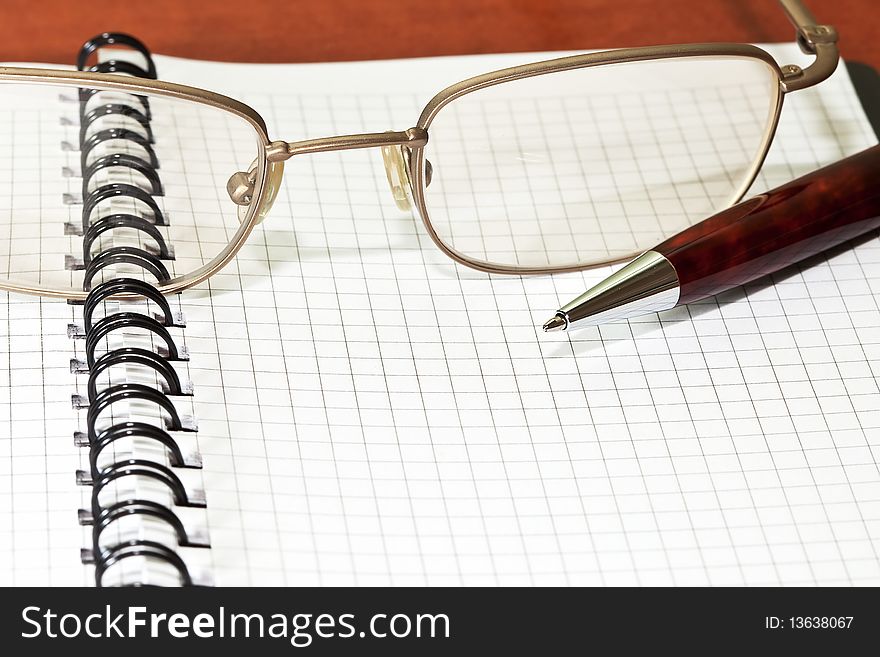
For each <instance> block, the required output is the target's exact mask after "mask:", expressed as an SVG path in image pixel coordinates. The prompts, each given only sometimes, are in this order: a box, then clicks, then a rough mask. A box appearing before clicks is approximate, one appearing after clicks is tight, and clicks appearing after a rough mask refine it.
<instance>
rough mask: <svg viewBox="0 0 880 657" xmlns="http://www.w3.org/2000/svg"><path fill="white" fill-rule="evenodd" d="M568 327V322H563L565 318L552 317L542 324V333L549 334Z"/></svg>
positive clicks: (559, 316) (560, 316)
mask: <svg viewBox="0 0 880 657" xmlns="http://www.w3.org/2000/svg"><path fill="white" fill-rule="evenodd" d="M567 326H568V322H567V321H565V317H563V316H562V315H554V316H553V317H551V318H550V319H548V320H547V321H546V322H544V332H545V333H549V332H550V331H564V330H565V328H566V327H567Z"/></svg>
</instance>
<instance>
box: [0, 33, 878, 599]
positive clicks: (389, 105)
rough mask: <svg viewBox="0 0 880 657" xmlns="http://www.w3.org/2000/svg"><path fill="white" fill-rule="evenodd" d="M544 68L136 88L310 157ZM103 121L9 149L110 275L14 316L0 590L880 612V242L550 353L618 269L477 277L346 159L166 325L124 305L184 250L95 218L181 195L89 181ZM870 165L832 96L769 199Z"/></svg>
mask: <svg viewBox="0 0 880 657" xmlns="http://www.w3.org/2000/svg"><path fill="white" fill-rule="evenodd" d="M769 49H770V50H771V52H772V53H773V54H774V55H777V56H778V57H779V58H780V60H785V61H786V62H788V61H798V59H799V57H800V55H799V54H798V53H797V51H796V49H794V48H789V47H788V46H770V47H769ZM541 56H542V55H535V54H516V55H486V56H475V57H454V58H440V59H427V60H408V61H392V62H359V63H345V64H308V65H243V64H225V63H224V64H221V63H210V62H195V61H187V60H180V59H174V58H168V57H160V56H155V57H151V58H149V57H148V58H147V59H143V57H142V56H141V59H138V58H137V57H135V58H134V59H132V60H131V61H139V62H140V66H141V68H142V69H143V72H144V73H145V74H147V73H148V68H149V67H148V66H147V63H148V62H149V61H153V62H154V63H155V68H156V71H157V72H158V75H159V77H160V78H163V79H167V80H171V81H175V82H184V83H189V84H194V85H197V86H203V87H206V88H210V89H213V90H216V91H220V92H223V93H227V94H229V95H232V96H234V97H237V98H241V99H242V100H243V101H245V102H247V103H248V104H250V105H252V106H253V107H255V108H256V109H257V110H258V111H259V112H260V113H261V114H263V116H265V117H266V119H267V122H268V123H269V125H270V126H271V134H272V135H273V137H274V136H277V137H283V138H286V139H298V138H305V137H310V136H322V135H328V134H343V133H352V132H360V131H370V130H378V129H382V128H383V126H384V127H392V126H393V127H400V126H407V125H409V124H410V123H411V122H412V121H413V118H414V117H415V116H416V115H417V114H418V110H419V109H420V107H421V106H422V105H423V104H424V102H425V101H426V100H427V99H428V98H429V97H430V96H431V95H432V93H433V92H435V91H436V90H438V89H440V88H442V87H443V86H445V85H446V84H449V83H452V82H455V81H456V80H459V79H462V78H465V77H467V76H469V75H472V74H476V73H480V72H484V71H486V70H491V69H495V68H499V67H503V66H509V65H513V64H516V63H522V62H526V61H533V60H536V59H539V58H541ZM105 61H106V60H105ZM126 102H129V103H132V104H134V105H135V107H136V109H138V110H139V111H141V110H143V111H142V112H141V113H142V114H143V115H144V116H146V108H145V107H142V106H140V105H139V102H140V101H139V100H138V99H137V98H136V97H130V98H128V99H127V101H126ZM81 107H82V99H81V98H77V97H75V96H73V97H61V98H58V99H57V102H55V103H54V104H52V105H51V106H49V107H45V108H42V109H41V112H40V114H39V115H38V120H32V119H29V118H28V117H26V116H22V115H21V113H18V114H16V113H13V116H12V117H11V118H12V120H14V121H15V126H16V129H21V130H39V131H40V140H41V144H42V145H43V149H42V151H41V157H43V158H44V159H48V161H50V162H52V163H54V164H57V168H58V170H59V171H63V172H64V176H61V177H59V178H58V181H53V183H52V184H53V185H56V186H57V190H56V189H54V188H53V190H52V194H53V195H54V196H53V197H57V198H56V201H57V203H54V204H53V205H51V207H49V206H46V207H45V208H43V210H44V211H46V212H52V213H55V214H54V215H53V216H57V217H58V227H59V231H61V230H62V229H63V230H64V232H65V239H66V242H65V243H64V244H63V248H65V249H67V250H68V251H69V254H68V255H69V257H68V261H67V264H68V266H69V267H70V268H71V270H75V269H77V268H82V267H90V268H91V270H90V271H92V272H93V273H94V277H93V279H92V280H93V289H92V293H91V295H90V298H89V300H88V301H87V302H86V304H85V305H70V304H65V303H64V302H59V301H55V300H45V299H36V298H31V297H24V296H19V295H14V294H8V295H5V297H4V303H2V304H0V309H2V310H0V312H2V318H0V335H2V336H3V342H4V343H6V345H7V348H6V349H4V350H3V353H2V358H3V363H2V366H0V372H2V375H0V389H2V391H3V398H2V399H0V413H2V415H3V420H2V421H0V463H2V465H0V556H2V559H3V563H4V566H3V567H2V568H0V583H5V584H88V585H93V584H96V583H97V584H101V585H118V584H132V583H150V584H172V585H173V584H178V583H185V584H190V583H191V584H197V585H239V584H241V585H260V584H284V585H291V586H296V585H309V584H322V585H334V584H360V585H364V584H383V585H384V584H393V585H421V584H429V585H442V584H453V585H458V584H464V585H475V584H490V585H497V584H501V585H508V584H549V585H552V584H597V585H601V584H606V585H610V584H641V585H651V584H679V585H681V584H699V585H702V584H713V585H721V584H874V585H876V584H877V583H880V558H878V550H880V465H878V456H877V445H878V440H880V414H878V411H877V409H878V408H880V403H878V402H880V392H878V377H880V310H878V295H880V288H878V280H880V242H878V239H877V236H876V235H875V236H873V237H871V238H870V239H867V240H864V241H861V242H860V243H859V244H857V245H853V246H851V247H849V248H846V249H839V250H837V251H835V252H833V253H831V254H828V255H827V256H826V257H823V258H820V259H817V260H816V261H815V262H810V263H808V266H803V267H799V268H797V270H796V271H789V272H785V273H784V275H780V276H778V277H775V278H774V280H773V281H772V283H773V284H769V283H768V282H766V281H762V282H760V283H757V284H753V285H749V286H746V287H745V288H743V289H739V290H736V291H733V292H730V293H727V294H725V295H723V297H718V298H713V299H709V300H706V301H704V302H701V303H697V304H692V305H690V306H688V307H685V308H678V309H675V310H672V311H668V312H664V313H661V314H660V315H659V316H658V315H649V316H646V317H643V318H638V319H635V320H630V321H629V322H622V323H617V324H610V325H606V326H603V327H601V328H594V329H586V330H584V331H582V332H580V333H576V334H572V335H571V336H566V335H562V336H560V335H544V334H542V333H541V332H540V322H541V321H542V320H543V319H545V318H546V317H545V315H546V314H547V312H548V311H552V309H553V308H554V307H555V305H556V304H557V303H558V302H559V301H560V300H564V299H567V298H569V297H573V296H575V295H576V294H578V293H579V292H581V291H582V290H583V289H584V288H585V287H587V286H589V285H590V284H591V283H592V282H595V281H597V280H598V279H599V278H601V277H603V276H604V275H606V274H607V273H608V271H607V270H605V271H592V272H586V273H578V274H567V275H561V276H553V277H540V278H519V277H498V276H490V275H486V274H481V273H478V272H475V271H471V270H467V269H464V268H462V267H460V266H458V265H455V264H453V263H452V262H451V261H449V260H448V259H446V258H445V256H443V254H442V253H440V252H439V251H438V250H437V249H436V247H434V245H433V244H432V243H431V242H430V240H429V239H428V237H427V235H426V234H425V233H424V231H423V230H422V229H421V227H420V225H419V224H418V221H417V220H416V219H415V218H414V217H412V216H410V215H402V214H400V213H399V212H398V211H397V210H396V209H395V208H394V206H393V203H392V202H390V201H391V198H390V195H389V193H388V189H387V183H386V182H385V180H384V171H383V169H382V166H381V159H380V158H379V155H378V153H376V152H372V151H359V152H349V153H343V154H326V155H318V156H314V157H311V158H303V159H302V160H301V161H300V160H298V159H297V158H294V159H293V160H291V161H290V162H289V163H288V166H287V171H286V175H285V180H286V183H285V187H284V188H283V189H282V191H281V194H280V196H279V198H278V200H277V201H276V204H275V207H274V209H273V212H272V215H271V217H270V218H269V219H268V220H267V222H266V223H265V224H264V225H263V227H262V228H261V229H260V230H258V231H257V232H256V233H255V234H254V235H252V237H251V239H250V241H249V242H248V244H247V246H246V247H245V248H244V249H243V251H242V252H241V254H240V255H239V257H238V258H237V260H236V261H235V262H234V263H232V264H231V265H230V266H229V267H228V268H227V269H225V270H224V271H223V272H221V273H220V274H218V275H217V276H215V277H213V278H211V279H210V280H209V281H208V282H206V283H204V284H202V285H200V286H198V287H197V288H195V289H192V290H188V291H186V292H184V293H183V294H182V295H179V296H175V297H173V298H170V299H168V300H163V299H161V298H157V297H155V295H153V294H152V293H151V291H150V289H149V286H148V285H146V284H144V283H143V282H142V281H139V280H137V278H136V277H131V276H125V275H124V274H125V272H126V271H129V270H130V269H131V268H132V267H138V266H139V267H142V268H152V269H150V271H153V272H154V273H155V272H157V271H158V272H159V274H158V276H161V266H162V265H163V263H164V265H167V266H171V263H172V262H173V258H174V256H175V252H174V244H173V243H172V244H161V243H160V242H159V241H157V240H156V239H155V237H149V236H150V235H153V232H154V231H151V228H150V227H151V226H153V223H154V222H153V221H149V222H147V221H138V220H137V219H136V218H135V219H129V220H127V223H126V222H123V224H122V225H115V226H112V227H108V226H107V223H108V222H106V221H105V222H104V223H103V224H100V225H99V226H98V227H95V224H97V223H99V222H100V218H98V219H94V218H92V217H91V213H90V212H87V211H86V208H87V206H88V199H89V198H90V195H91V194H94V193H96V191H97V192H100V188H101V187H103V186H106V185H109V184H117V185H119V184H128V185H133V186H139V187H141V188H143V191H144V192H145V193H146V194H148V195H149V197H150V199H151V200H152V201H153V202H155V210H157V211H159V212H162V211H164V210H165V209H166V208H165V206H164V205H163V196H162V190H163V189H164V188H165V187H166V186H167V185H169V184H170V185H173V184H174V181H173V179H171V180H169V179H168V178H167V175H166V173H165V172H166V171H168V170H169V166H168V164H169V163H168V162H165V164H166V166H165V167H163V166H161V165H162V164H163V163H162V161H161V159H162V158H161V157H160V158H159V160H160V161H159V162H156V163H153V162H150V161H149V158H146V159H144V158H142V161H141V162H140V163H137V164H135V163H133V162H131V161H129V162H128V165H130V166H120V167H117V168H116V170H115V173H114V174H113V176H114V177H112V178H106V175H107V171H103V173H102V172H101V171H98V172H97V173H96V174H95V175H97V176H98V178H97V179H96V181H95V182H91V181H90V180H88V179H86V180H83V175H84V174H86V178H88V174H89V171H88V167H86V168H83V167H82V161H81V157H80V156H81V154H82V151H83V148H84V143H83V137H84V136H87V134H88V133H86V132H84V131H83V130H82V127H83V126H82V122H83V119H84V114H83V112H82V111H80V110H81ZM53 113H54V115H53ZM51 116H54V119H51V120H50V118H49V117H51ZM159 127H160V122H156V125H155V127H154V130H153V132H154V137H155V145H156V149H155V150H156V154H157V156H158V155H161V154H162V153H163V152H164V153H169V152H172V151H173V149H170V150H169V149H168V148H167V139H166V142H165V144H164V145H163V135H162V134H161V131H160V129H159ZM2 139H3V137H2V136H0V140H2ZM6 139H9V137H8V135H7V137H6ZM876 140H877V138H876V136H875V135H874V134H873V132H872V130H871V127H870V125H869V123H868V121H867V119H866V117H865V114H864V112H863V110H862V108H861V106H860V104H859V101H858V99H857V97H856V95H855V93H854V91H853V87H852V85H851V82H850V80H849V77H848V75H847V72H846V69H845V67H843V66H841V68H840V69H839V70H838V72H837V73H835V75H834V76H833V77H832V78H831V79H830V80H829V81H828V82H826V83H823V84H822V85H820V86H819V87H817V88H815V89H812V90H808V91H804V92H799V93H798V94H794V95H793V96H791V97H790V98H789V99H787V101H786V107H785V109H784V111H783V117H782V121H781V124H780V129H779V135H778V137H777V141H776V142H775V143H774V146H773V148H772V150H771V153H770V156H769V157H768V160H767V162H766V164H765V166H764V168H763V170H762V174H761V176H760V178H759V180H758V181H757V182H756V184H755V189H756V190H758V189H761V188H768V187H771V186H774V185H776V184H780V183H782V182H784V181H786V180H789V179H791V178H793V177H795V176H797V175H799V174H801V173H805V172H806V171H809V170H811V169H814V168H816V167H818V166H820V165H822V164H824V163H828V162H831V161H834V160H836V159H839V158H841V157H843V156H845V155H847V154H850V153H853V152H856V151H858V150H861V149H863V148H865V147H867V146H869V145H871V144H873V143H876ZM110 146H111V145H109V144H108V145H107V148H110ZM112 146H113V147H114V148H121V149H122V150H121V151H119V153H115V152H114V151H113V150H112V149H110V150H108V151H107V153H105V154H106V155H109V156H113V155H114V154H122V155H125V156H132V157H135V153H134V152H133V151H130V150H128V149H126V144H124V143H123V144H122V145H121V146H120V144H118V143H115V144H113V145H112ZM163 146H165V148H164V149H163ZM44 164H45V163H44ZM154 164H158V165H159V166H153V165H154ZM134 167H140V168H139V171H140V173H137V171H135V173H132V172H131V171H129V170H130V169H131V170H132V171H134V170H135V169H134ZM172 169H173V167H172ZM144 171H147V172H148V174H149V175H146V174H144ZM92 173H94V172H92ZM163 176H164V177H163ZM154 178H155V180H154ZM17 182H19V181H18V180H17ZM21 182H22V183H24V184H28V183H30V184H36V183H35V182H33V181H32V180H31V179H29V178H28V177H27V176H26V175H23V176H22V179H21ZM43 184H44V185H46V184H47V183H46V182H45V181H44V183H43ZM43 191H45V189H44V190H43ZM56 191H57V194H56ZM138 207H140V208H141V209H143V207H144V206H143V205H140V206H138ZM149 214H150V215H152V219H155V218H156V212H155V211H151V212H150V213H149ZM83 215H86V216H85V217H84V216H83ZM84 218H85V221H83V219H84ZM169 221H174V216H173V214H172V216H170V217H169ZM77 226H81V227H82V228H81V229H78V228H77ZM117 229H118V230H117ZM90 231H91V232H90ZM117 234H118V235H127V236H128V238H129V239H132V236H134V237H133V239H134V241H133V242H132V243H131V244H128V243H124V240H122V241H120V242H118V243H117V242H114V241H113V239H110V240H108V239H107V238H108V236H109V235H114V236H115V235H117ZM102 235H103V237H102ZM145 235H146V236H147V237H145ZM148 238H149V239H148ZM84 239H85V240H86V242H87V244H88V247H87V248H86V249H83V240H84ZM114 239H115V237H114ZM120 239H121V238H120ZM147 243H148V244H149V246H145V244H147ZM132 244H133V245H134V246H133V247H132ZM120 245H123V246H128V247H131V248H138V249H140V251H142V253H140V254H138V253H133V252H132V251H131V250H130V249H129V250H127V251H124V252H120V251H118V250H117V251H112V249H114V248H115V249H118V248H119V247H120ZM108 251H109V252H110V253H109V255H108V254H107V253H108ZM122 256H126V257H125V258H122ZM120 258H121V259H120ZM96 262H97V264H96ZM157 263H158V264H157ZM119 272H122V274H119ZM110 273H116V274H119V275H123V277H124V278H128V279H129V280H123V281H122V282H120V281H119V278H118V276H112V275H109V274H110ZM120 289H124V290H127V291H131V292H134V293H138V294H140V295H141V296H143V297H144V298H145V299H149V300H148V301H134V302H118V301H108V300H107V298H108V297H109V296H110V295H112V294H113V293H114V291H116V292H118V291H119V290H120ZM404 309H405V320H406V321H405V322H404V321H401V319H402V316H403V313H404ZM122 313H125V314H124V315H123V314H122ZM87 324H88V326H87ZM90 383H91V384H92V386H91V389H90ZM108 409H111V410H110V411H109V412H107V410H108ZM132 423H134V424H132Z"/></svg>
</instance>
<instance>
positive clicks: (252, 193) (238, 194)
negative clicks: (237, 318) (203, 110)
mask: <svg viewBox="0 0 880 657" xmlns="http://www.w3.org/2000/svg"><path fill="white" fill-rule="evenodd" d="M779 3H780V4H781V5H782V8H783V10H784V11H785V13H786V14H787V16H788V19H789V21H790V22H791V23H792V24H793V25H794V26H795V28H796V30H797V43H798V45H799V46H800V48H801V50H802V51H803V52H804V53H806V54H809V55H814V56H815V59H814V60H813V61H812V63H811V64H810V65H809V66H807V67H806V68H801V67H799V66H797V65H794V64H788V65H784V66H780V65H779V64H778V63H777V62H776V60H775V59H774V58H773V57H772V56H771V55H770V54H769V53H768V52H766V51H765V50H763V49H761V48H758V47H757V46H753V45H750V44H739V43H737V44H731V43H708V44H706V43H700V44H684V45H667V46H647V47H641V48H626V49H619V50H606V51H601V52H595V53H590V54H585V55H575V56H570V57H562V58H558V59H551V60H547V61H541V62H535V63H531V64H525V65H522V66H515V67H511V68H505V69H501V70H498V71H493V72H491V73H486V74H484V75H478V76H476V77H472V78H469V79H467V80H463V81H461V82H458V83H457V84H454V85H452V86H449V87H447V88H446V89H443V90H442V91H440V92H439V93H438V94H437V95H435V96H434V97H433V98H432V99H431V100H430V102H428V104H427V105H426V106H425V108H424V109H423V110H422V113H421V115H420V116H419V118H418V121H417V122H416V125H415V126H414V127H412V128H408V129H406V130H402V131H388V132H375V133H363V134H356V135H338V136H333V137H323V138H320V139H307V140H304V141H294V142H287V141H282V140H271V139H270V138H269V134H268V131H267V129H266V124H265V122H264V121H263V118H262V117H261V116H260V115H259V114H258V113H257V112H256V111H255V110H253V109H252V108H250V107H248V106H247V105H244V104H243V103H240V102H238V101H237V100H233V99H232V98H228V97H226V96H223V95H220V94H216V93H213V92H211V91H206V90H204V89H198V88H196V87H189V86H185V85H180V84H173V83H169V82H163V81H159V80H149V79H142V78H129V77H123V76H119V75H114V74H104V73H88V72H81V71H66V70H55V69H31V68H13V67H0V82H25V83H52V84H59V85H69V86H77V85H85V84H87V85H88V86H89V87H91V88H93V89H96V90H99V91H122V92H127V93H135V94H137V93H142V94H143V93H147V94H152V95H156V96H164V97H168V98H176V99H180V100H186V101H191V102H195V103H200V104H203V105H208V106H211V107H215V108H218V109H222V110H225V111H227V112H230V113H232V114H235V115H237V116H239V117H241V118H242V119H244V120H245V121H247V122H248V123H250V125H251V126H252V127H253V128H254V130H255V131H256V132H257V135H258V138H259V145H260V152H259V153H258V156H257V159H256V161H255V164H254V166H253V167H252V168H251V170H250V171H247V172H236V173H234V174H233V175H232V177H231V178H230V181H229V184H228V186H227V191H228V193H229V195H230V197H231V199H232V201H233V202H235V203H237V204H238V205H239V206H240V209H241V212H240V213H239V218H240V220H241V225H240V226H239V229H238V231H237V232H236V234H235V235H234V236H233V238H232V241H231V242H230V243H229V244H228V245H227V246H226V247H225V248H224V249H223V250H222V251H221V252H220V253H219V254H218V255H217V256H216V257H215V258H214V259H213V260H211V261H210V262H208V263H206V264H205V265H203V266H202V267H200V268H198V269H197V270H195V271H193V272H191V273H189V274H187V275H185V276H178V277H176V278H173V279H171V280H170V281H167V282H165V283H162V284H160V285H158V289H159V291H160V292H162V293H163V294H172V293H175V292H178V291H180V290H183V289H185V288H187V287H190V286H192V285H196V284H198V283H200V282H202V281H204V280H205V279H207V278H208V277H210V276H212V275H213V274H215V273H216V272H218V271H219V270H220V269H222V268H223V267H224V266H225V265H226V264H228V263H229V261H230V260H232V258H233V257H234V256H235V254H236V253H237V252H238V250H239V249H240V248H241V246H242V245H243V244H244V242H245V240H246V239H247V237H248V235H249V234H250V233H251V231H252V230H253V229H254V227H255V226H256V225H257V224H259V223H260V222H261V221H262V219H263V218H264V217H265V216H266V214H267V213H268V211H269V209H270V208H271V206H272V202H273V201H274V199H275V195H276V194H277V191H278V187H279V185H280V182H281V176H282V173H283V168H284V162H285V161H286V160H288V159H290V158H291V157H294V156H297V155H305V154H308V153H321V152H327V151H343V150H349V149H359V148H376V147H382V148H384V149H385V151H384V153H383V155H385V156H386V160H385V163H386V169H387V172H388V177H389V182H391V183H392V187H394V184H395V177H396V178H398V179H399V178H400V177H402V176H405V177H406V178H407V180H405V181H401V180H397V182H399V183H402V184H404V185H408V186H409V189H408V190H407V191H408V192H410V193H411V198H412V201H413V203H414V204H415V206H416V208H417V209H418V211H419V214H420V215H421V218H422V221H423V223H424V225H425V228H426V229H427V231H428V234H429V235H430V237H431V239H432V240H433V241H434V243H435V244H436V245H437V246H438V247H439V248H440V249H441V250H442V251H443V252H444V253H446V254H447V255H448V256H449V257H451V258H452V259H453V260H455V261H457V262H460V263H462V264H464V265H467V266H469V267H473V268H475V269H478V270H481V271H485V272H490V273H503V274H548V273H553V272H562V271H576V270H580V269H586V268H589V267H594V266H599V265H603V264H611V263H613V262H619V261H621V260H624V259H626V258H614V259H612V260H606V261H602V262H592V263H587V264H578V265H573V266H559V267H518V266H512V265H511V266H508V265H495V264H492V263H488V262H484V261H481V260H476V259H473V258H469V257H467V256H465V255H463V254H461V253H458V252H457V251H455V250H454V249H452V248H450V247H449V246H448V245H447V244H445V243H444V242H443V241H442V240H441V239H440V237H439V236H438V234H437V232H436V231H435V229H434V227H433V226H432V224H431V220H430V217H429V215H428V209H427V207H426V204H425V194H424V190H425V186H426V184H427V183H428V182H429V180H427V179H426V178H429V176H430V172H427V173H426V170H425V164H426V159H425V152H424V148H425V145H426V144H427V143H428V133H429V128H430V125H431V121H432V120H433V119H434V117H435V116H436V115H437V113H438V112H439V111H440V110H441V109H442V108H443V107H444V106H445V105H447V104H448V103H450V102H452V101H453V100H455V99H456V98H459V97H461V96H463V95H465V94H468V93H471V92H473V91H477V90H479V89H483V88H486V87H490V86H493V85H497V84H501V83H503V82H508V81H512V80H519V79H523V78H529V77H533V76H538V75H543V74H546V73H555V72H559V71H570V70H575V69H580V68H587V67H591V66H599V65H603V64H618V63H623V62H638V61H649V60H657V59H666V58H677V57H702V56H706V57H741V58H751V59H756V60H760V61H762V62H764V63H765V64H767V65H768V66H769V67H770V69H771V70H772V71H773V72H774V73H775V74H776V76H777V79H778V87H777V88H776V89H775V96H776V97H775V102H774V103H773V105H774V108H773V111H772V116H771V118H770V121H769V123H768V126H767V131H766V133H765V135H764V139H763V143H762V150H761V152H760V153H759V155H758V157H757V158H756V159H755V161H754V162H753V164H752V167H751V169H750V171H749V173H748V174H747V176H746V180H745V182H744V184H743V186H742V187H741V189H740V190H739V193H738V195H737V196H736V197H735V199H734V200H735V201H737V200H739V199H740V198H741V197H742V195H743V194H745V192H746V190H747V189H748V187H749V186H750V185H751V183H752V182H753V181H754V179H755V176H756V175H757V173H758V169H759V168H760V167H761V164H762V163H763V161H764V158H765V157H766V154H767V151H768V149H769V147H770V142H771V141H772V139H773V135H774V134H775V131H776V126H777V123H778V121H779V114H780V111H781V109H782V100H783V97H784V95H785V94H786V93H789V92H791V91H797V90H799V89H804V88H806V87H810V86H813V85H815V84H817V83H819V82H821V81H822V80H825V79H826V78H828V77H829V76H830V75H831V74H832V73H833V72H834V70H835V69H836V67H837V63H838V60H839V55H838V50H837V31H836V30H835V29H834V28H833V27H831V26H830V25H819V24H817V23H816V20H815V19H814V18H813V16H812V15H811V13H810V12H809V10H808V9H807V8H806V7H805V6H804V5H803V3H802V2H801V1H800V0H779ZM206 147H209V145H206ZM398 200H401V199H398ZM633 255H637V254H633ZM0 289H4V290H9V291H13V292H23V293H28V294H40V295H43V296H48V297H63V298H66V299H82V298H84V297H85V295H86V293H85V292H79V291H77V290H71V289H66V288H65V289H57V288H51V287H40V286H36V287H35V286H30V285H22V284H17V283H14V282H0Z"/></svg>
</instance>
